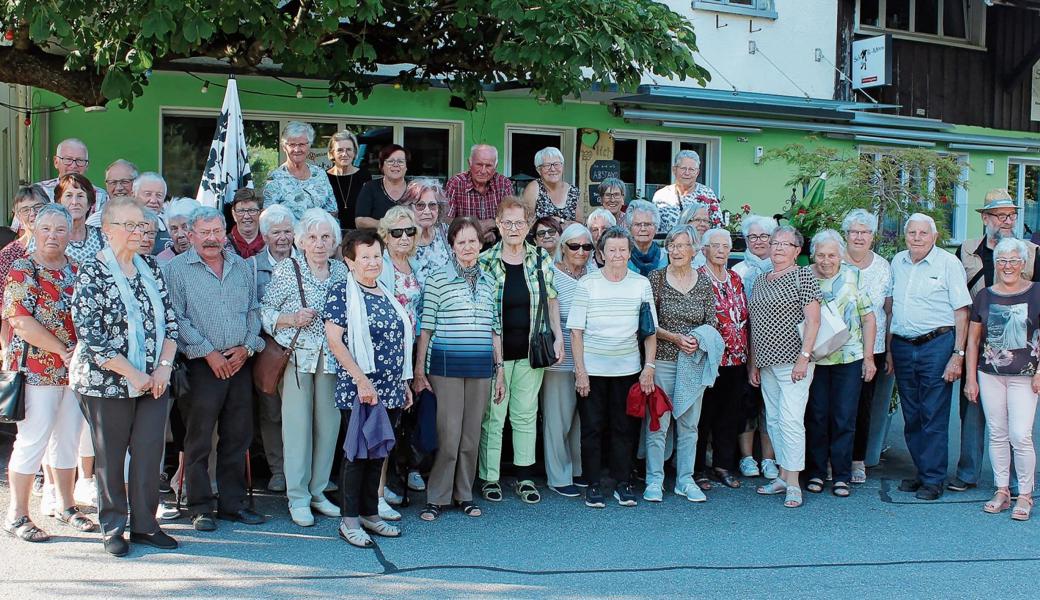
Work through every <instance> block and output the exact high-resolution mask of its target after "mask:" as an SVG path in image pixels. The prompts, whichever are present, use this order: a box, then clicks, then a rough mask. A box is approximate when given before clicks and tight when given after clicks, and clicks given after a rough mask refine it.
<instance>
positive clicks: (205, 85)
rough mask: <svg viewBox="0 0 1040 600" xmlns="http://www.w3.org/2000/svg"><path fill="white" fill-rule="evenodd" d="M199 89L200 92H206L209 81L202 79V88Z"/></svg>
mask: <svg viewBox="0 0 1040 600" xmlns="http://www.w3.org/2000/svg"><path fill="white" fill-rule="evenodd" d="M199 91H200V92H201V93H203V94H205V93H206V92H208V91H209V82H208V81H203V82H202V89H201V90H199Z"/></svg>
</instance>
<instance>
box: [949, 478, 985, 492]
mask: <svg viewBox="0 0 1040 600" xmlns="http://www.w3.org/2000/svg"><path fill="white" fill-rule="evenodd" d="M978 486H979V484H977V483H968V482H967V481H963V480H962V479H961V478H960V477H954V478H953V479H951V480H949V481H948V482H947V483H946V489H948V490H950V491H951V492H966V491H968V490H970V489H971V488H974V487H978Z"/></svg>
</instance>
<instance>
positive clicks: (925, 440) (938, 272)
mask: <svg viewBox="0 0 1040 600" xmlns="http://www.w3.org/2000/svg"><path fill="white" fill-rule="evenodd" d="M904 233H905V234H906V246H907V249H906V250H904V251H902V252H900V253H899V254H896V256H895V258H893V259H892V280H893V293H892V325H891V327H890V328H889V340H888V344H889V345H888V347H889V348H891V350H892V351H891V352H890V353H889V355H888V363H889V370H891V369H892V367H893V366H894V368H895V373H896V383H897V384H898V385H899V398H900V400H901V403H902V407H903V421H904V423H905V429H904V435H905V437H906V446H907V448H908V449H909V450H910V457H911V458H913V461H914V466H916V467H917V476H916V477H914V478H912V479H904V480H903V481H902V483H900V484H899V489H900V491H904V492H917V498H919V499H921V500H937V499H938V498H939V497H940V496H942V492H943V490H942V485H943V480H944V479H946V464H947V458H948V453H949V428H950V403H951V397H950V395H951V393H952V390H953V382H954V381H956V380H957V378H959V377H960V376H961V372H962V371H963V369H964V344H965V340H966V338H967V334H968V333H967V332H968V307H969V306H971V295H970V294H969V293H968V286H967V280H966V279H965V277H964V268H963V267H962V266H961V264H960V262H959V261H958V260H957V258H956V257H954V256H953V255H952V254H950V253H949V252H946V251H945V250H943V249H942V248H938V247H936V245H935V242H936V240H937V239H938V237H939V234H938V230H937V229H936V227H935V221H934V220H933V219H932V218H931V217H929V216H928V215H925V214H921V213H914V214H912V215H910V218H909V219H907V221H906V226H905V227H904Z"/></svg>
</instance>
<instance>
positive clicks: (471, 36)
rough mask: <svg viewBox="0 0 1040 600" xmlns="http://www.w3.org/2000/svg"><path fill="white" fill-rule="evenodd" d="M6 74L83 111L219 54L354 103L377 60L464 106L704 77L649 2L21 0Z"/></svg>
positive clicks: (682, 38)
mask: <svg viewBox="0 0 1040 600" xmlns="http://www.w3.org/2000/svg"><path fill="white" fill-rule="evenodd" d="M0 23H2V25H3V28H4V31H5V33H6V39H7V40H8V41H9V42H10V45H7V46H2V47H0V80H3V81H6V82H9V83H19V84H24V85H30V86H34V87H39V88H43V89H47V90H51V91H53V92H56V93H58V94H61V95H62V96H64V97H66V98H68V99H69V100H72V101H74V102H78V103H80V104H82V105H84V106H102V105H105V104H106V103H107V102H108V101H112V100H115V101H118V102H119V103H120V105H121V106H131V107H132V104H133V100H134V98H135V97H137V96H140V95H141V94H143V93H144V87H145V86H146V85H147V83H148V82H147V77H146V75H147V73H148V72H149V71H150V70H151V69H164V68H176V63H175V62H174V61H176V60H178V59H186V58H193V57H210V58H215V59H219V60H221V61H224V62H225V63H226V64H227V65H228V66H229V67H230V68H231V69H232V70H234V71H235V72H238V73H250V72H257V70H258V68H259V67H261V66H267V67H270V66H275V67H279V66H280V71H281V74H283V75H292V76H301V77H308V78H317V79H322V80H327V81H328V83H329V87H330V90H331V92H332V93H333V94H335V95H338V96H339V97H340V98H341V99H342V100H344V101H347V102H351V103H355V102H357V101H358V100H359V99H360V98H363V97H365V96H366V95H367V94H368V92H369V91H370V90H371V85H372V80H371V78H370V75H371V73H372V72H374V71H375V70H376V68H377V66H378V65H402V66H401V68H400V72H399V74H398V75H397V76H396V77H395V78H394V82H395V83H399V84H400V85H401V86H402V87H403V88H404V89H408V90H419V89H423V88H424V87H426V86H428V85H429V84H430V82H431V81H433V80H434V79H444V80H446V81H447V82H448V84H449V85H450V87H451V89H452V91H453V93H455V94H457V95H459V96H461V97H463V98H464V99H465V100H466V101H467V103H469V104H470V105H472V103H474V102H476V101H479V100H480V99H481V98H482V97H483V91H484V90H485V89H487V88H488V86H492V87H493V86H496V85H498V86H503V85H505V86H516V87H522V88H529V89H530V90H531V92H532V93H533V94H536V95H538V96H541V97H545V98H546V99H548V100H549V101H552V102H559V101H561V100H562V99H563V98H564V97H565V96H568V95H572V94H574V95H577V94H580V93H581V92H583V91H585V90H588V89H589V88H590V87H592V86H595V85H605V84H617V85H618V86H619V87H620V88H621V89H632V88H634V87H635V86H636V85H637V84H638V83H639V81H640V78H641V76H642V74H643V72H650V73H653V74H654V75H657V76H660V77H674V78H678V79H680V80H685V79H687V78H692V79H695V80H697V81H700V82H701V83H703V82H704V81H706V80H707V79H708V78H709V75H708V73H707V71H705V70H704V69H703V68H702V67H700V66H699V65H697V64H696V63H695V62H694V59H693V53H694V52H695V51H696V39H695V36H694V33H693V27H692V25H691V24H690V22H689V21H687V20H686V19H684V18H683V17H682V16H681V15H679V14H677V13H675V12H673V11H671V10H670V9H669V8H668V7H667V6H666V5H664V4H661V3H658V2H651V1H647V0H610V1H609V2H606V1H604V0H10V1H9V2H6V3H4V4H3V5H2V6H0Z"/></svg>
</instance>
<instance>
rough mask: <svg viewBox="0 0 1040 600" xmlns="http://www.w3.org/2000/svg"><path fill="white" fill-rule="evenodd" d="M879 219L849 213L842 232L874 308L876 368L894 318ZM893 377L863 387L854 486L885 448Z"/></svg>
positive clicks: (882, 359)
mask: <svg viewBox="0 0 1040 600" xmlns="http://www.w3.org/2000/svg"><path fill="white" fill-rule="evenodd" d="M877 226H878V220H877V217H876V216H875V215H873V214H871V213H870V212H867V211H866V210H863V209H862V208H857V209H855V210H852V211H849V214H848V215H846V216H845V220H844V221H843V222H842V224H841V228H842V229H843V230H844V231H845V245H846V248H845V262H846V263H848V264H850V265H852V266H854V267H856V268H857V269H859V289H860V290H861V291H863V292H864V293H865V294H867V296H868V297H869V298H870V304H871V306H872V307H873V309H874V310H873V311H872V312H873V314H874V324H875V329H876V332H875V334H874V346H873V350H872V351H871V354H873V356H874V364H875V365H876V366H878V367H881V366H883V365H885V362H886V361H885V341H886V336H887V334H888V324H889V322H891V318H890V317H891V315H892V267H891V266H890V265H889V264H888V261H887V260H885V259H884V258H883V257H882V256H881V255H880V254H878V253H876V252H874V251H873V250H872V249H871V248H872V247H873V246H874V233H875V232H876V231H877ZM894 385H895V377H894V376H893V374H892V373H890V372H886V371H885V370H883V369H882V370H879V371H878V373H877V374H876V375H875V376H874V378H873V379H871V380H869V381H864V382H863V385H862V386H860V394H859V406H858V408H857V409H856V434H855V437H854V438H853V442H852V476H851V481H852V483H865V482H866V481H867V463H868V462H869V463H870V464H871V465H876V464H878V461H879V460H880V459H881V447H882V445H883V444H884V440H885V435H886V434H887V432H888V424H889V420H890V417H889V414H888V408H889V404H891V402H892V387H893V386H894Z"/></svg>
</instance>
